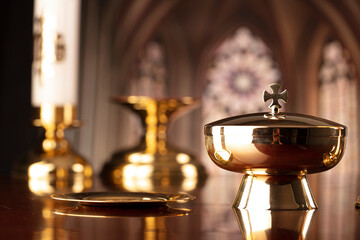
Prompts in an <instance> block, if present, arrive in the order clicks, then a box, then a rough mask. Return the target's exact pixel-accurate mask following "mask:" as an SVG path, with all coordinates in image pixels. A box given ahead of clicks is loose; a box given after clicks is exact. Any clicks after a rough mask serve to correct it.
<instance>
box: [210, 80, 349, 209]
mask: <svg viewBox="0 0 360 240" xmlns="http://www.w3.org/2000/svg"><path fill="white" fill-rule="evenodd" d="M270 86H271V88H272V89H273V92H274V93H273V94H270V93H268V92H266V91H265V92H264V101H267V100H269V99H273V103H272V104H271V106H270V107H271V109H272V111H271V112H270V113H255V114H247V115H242V116H236V117H231V118H227V119H223V120H219V121H217V122H213V123H210V124H207V125H206V126H205V144H206V149H207V151H208V154H209V156H210V158H211V159H212V161H213V162H214V163H215V164H216V165H218V166H219V167H221V168H224V169H226V170H229V171H234V172H240V173H245V175H244V177H243V180H242V183H241V185H240V188H239V192H238V194H237V196H236V199H235V201H234V207H238V208H244V209H254V208H257V209H271V210H276V209H281V210H294V209H303V210H307V209H314V208H317V205H316V202H315V200H314V198H313V196H312V193H311V190H310V187H309V184H308V182H307V179H306V174H307V173H317V172H322V171H326V170H328V169H330V168H332V167H334V166H335V165H336V164H337V163H339V161H340V159H341V158H342V156H343V153H344V147H345V136H346V127H345V126H342V125H340V124H337V123H334V122H331V121H328V120H325V119H321V118H317V117H312V116H307V115H301V114H292V113H280V112H279V108H281V106H280V104H279V103H278V100H279V99H282V100H284V101H286V99H287V95H286V91H284V92H282V93H279V89H280V87H281V86H280V85H278V84H273V85H270Z"/></svg>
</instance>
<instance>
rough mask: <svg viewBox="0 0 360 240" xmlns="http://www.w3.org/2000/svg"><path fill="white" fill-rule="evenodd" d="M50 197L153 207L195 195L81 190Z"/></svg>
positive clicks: (182, 200) (192, 197) (102, 203)
mask: <svg viewBox="0 0 360 240" xmlns="http://www.w3.org/2000/svg"><path fill="white" fill-rule="evenodd" d="M51 198H52V199H55V200H59V201H67V202H78V203H80V204H83V205H91V206H117V207H155V206H164V205H166V204H168V203H184V202H187V201H190V200H194V199H195V196H193V195H190V194H184V193H177V194H171V193H151V192H83V193H66V194H53V195H51Z"/></svg>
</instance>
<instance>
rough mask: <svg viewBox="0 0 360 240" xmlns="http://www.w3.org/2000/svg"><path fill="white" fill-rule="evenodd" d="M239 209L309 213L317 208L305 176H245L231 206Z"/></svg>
mask: <svg viewBox="0 0 360 240" xmlns="http://www.w3.org/2000/svg"><path fill="white" fill-rule="evenodd" d="M233 207H235V208H239V209H263V210H310V209H316V208H317V204H316V202H315V200H314V197H313V195H312V193H311V190H310V187H309V183H308V181H307V178H306V175H305V174H300V175H256V174H245V175H244V176H243V179H242V182H241V185H240V188H239V191H238V193H237V195H236V198H235V200H234V203H233Z"/></svg>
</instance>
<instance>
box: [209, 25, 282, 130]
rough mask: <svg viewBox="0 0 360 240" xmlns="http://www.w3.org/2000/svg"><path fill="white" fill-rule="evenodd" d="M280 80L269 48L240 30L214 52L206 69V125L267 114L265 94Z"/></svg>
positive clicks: (248, 31) (243, 29) (249, 33)
mask: <svg viewBox="0 0 360 240" xmlns="http://www.w3.org/2000/svg"><path fill="white" fill-rule="evenodd" d="M279 80H280V71H279V69H278V67H277V64H276V63H275V61H274V59H273V57H272V55H271V52H270V50H269V48H268V47H267V46H266V45H265V43H264V42H263V41H262V40H261V39H260V38H259V37H257V36H255V35H254V34H253V33H252V32H251V31H250V30H249V29H248V28H246V27H241V28H239V29H238V30H237V31H236V32H235V33H234V34H233V35H232V36H230V37H228V38H227V39H226V40H225V41H224V42H223V43H222V44H221V45H220V46H219V47H218V48H217V49H216V50H215V53H214V56H213V58H212V62H211V65H210V66H209V69H208V70H207V73H206V86H205V91H204V93H203V120H204V122H205V123H207V122H210V121H214V120H218V119H219V118H223V117H227V116H231V115H238V114H243V113H250V112H259V111H267V105H266V104H264V103H263V102H262V98H261V95H262V91H263V90H264V89H265V88H266V87H267V86H268V85H269V84H271V83H275V82H279Z"/></svg>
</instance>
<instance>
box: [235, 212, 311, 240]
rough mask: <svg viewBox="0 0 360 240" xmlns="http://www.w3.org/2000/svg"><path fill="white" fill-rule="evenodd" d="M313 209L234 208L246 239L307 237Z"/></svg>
mask: <svg viewBox="0 0 360 240" xmlns="http://www.w3.org/2000/svg"><path fill="white" fill-rule="evenodd" d="M314 211H315V210H314V209H313V210H302V211H270V210H256V209H252V210H247V209H238V208H234V212H235V215H236V218H237V221H238V223H239V227H240V230H241V232H242V234H243V237H244V239H251V240H255V239H268V240H270V239H288V240H291V239H294V240H295V239H296V240H299V239H305V238H306V234H307V231H308V229H309V226H310V222H311V218H312V215H313V214H314Z"/></svg>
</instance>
